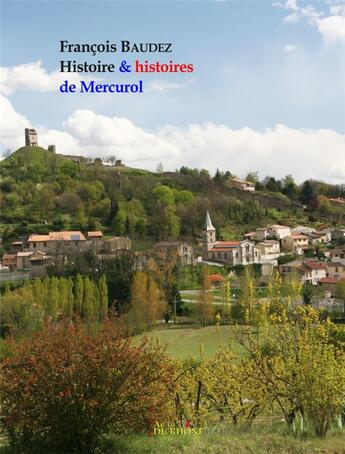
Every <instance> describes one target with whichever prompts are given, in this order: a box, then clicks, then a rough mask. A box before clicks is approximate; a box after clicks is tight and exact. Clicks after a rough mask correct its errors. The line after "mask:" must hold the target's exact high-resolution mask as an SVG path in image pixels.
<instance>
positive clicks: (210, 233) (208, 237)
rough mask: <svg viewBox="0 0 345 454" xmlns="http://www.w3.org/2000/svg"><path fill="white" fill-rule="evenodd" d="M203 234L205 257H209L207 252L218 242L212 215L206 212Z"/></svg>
mask: <svg viewBox="0 0 345 454" xmlns="http://www.w3.org/2000/svg"><path fill="white" fill-rule="evenodd" d="M202 234H203V249H204V256H205V258H206V257H207V251H209V250H210V249H212V248H213V246H214V243H215V242H216V229H215V228H214V227H213V225H212V221H211V218H210V213H209V212H208V210H207V212H206V218H205V223H204V228H203V231H202Z"/></svg>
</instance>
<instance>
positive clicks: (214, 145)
mask: <svg viewBox="0 0 345 454" xmlns="http://www.w3.org/2000/svg"><path fill="white" fill-rule="evenodd" d="M0 100H1V109H2V114H3V118H4V119H5V120H6V121H5V122H4V123H3V125H2V129H1V144H2V147H3V149H7V148H11V149H15V148H17V147H19V146H21V145H23V143H24V128H25V127H28V126H32V127H36V129H37V132H38V139H39V143H40V144H41V145H43V146H45V147H46V146H48V145H49V144H56V145H57V152H58V153H65V154H78V155H79V154H80V155H84V156H93V157H95V156H100V157H106V156H109V155H116V156H118V157H119V158H120V159H122V160H123V161H124V162H125V163H126V164H127V165H130V166H134V167H135V166H137V167H143V168H148V169H155V168H156V165H157V163H158V162H160V161H162V162H163V164H164V168H165V169H166V170H168V169H170V170H174V169H175V168H179V167H181V166H182V165H187V166H190V167H198V168H202V167H204V168H207V169H209V170H210V171H211V172H214V171H215V170H216V168H217V167H218V168H220V169H228V170H230V171H232V172H233V173H236V174H238V175H245V174H246V173H247V172H248V171H250V170H258V171H259V173H260V175H261V176H265V175H267V174H269V175H273V176H276V177H282V176H284V175H287V174H293V175H294V176H295V178H296V179H297V180H298V181H303V180H305V179H307V178H318V179H324V180H326V181H330V182H334V183H343V182H344V181H345V153H344V150H345V135H342V134H339V133H337V132H335V131H332V130H329V129H318V130H313V129H294V128H289V127H287V126H284V125H276V126H275V127H274V128H270V129H266V130H265V131H262V132H261V131H255V130H253V129H251V128H247V127H246V128H241V129H232V128H231V127H230V126H227V125H219V124H214V123H204V124H191V125H189V126H186V127H176V126H172V125H166V126H164V127H162V128H159V129H157V130H155V131H148V130H145V129H143V128H141V127H139V126H136V125H135V124H134V123H132V122H131V121H130V120H128V119H126V118H119V117H108V116H104V115H99V114H97V113H95V112H93V111H92V110H85V109H80V110H76V111H75V112H73V113H72V114H71V115H70V116H69V117H68V118H67V119H66V121H65V122H64V124H63V127H62V129H61V130H60V131H59V130H51V129H47V128H45V127H42V126H40V125H32V124H31V123H30V122H29V121H28V120H27V119H26V118H25V117H23V116H22V115H20V114H18V113H17V112H15V110H14V109H13V107H12V105H11V104H10V102H9V101H8V100H7V99H6V98H4V97H0Z"/></svg>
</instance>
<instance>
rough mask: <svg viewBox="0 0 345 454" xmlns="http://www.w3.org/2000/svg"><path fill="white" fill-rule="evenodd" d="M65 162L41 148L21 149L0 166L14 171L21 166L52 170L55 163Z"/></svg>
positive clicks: (58, 156) (63, 159) (60, 157)
mask: <svg viewBox="0 0 345 454" xmlns="http://www.w3.org/2000/svg"><path fill="white" fill-rule="evenodd" d="M63 161H66V159H65V158H63V157H62V156H60V155H56V154H55V153H53V152H51V151H47V150H46V149H45V148H42V147H21V148H19V149H18V150H16V151H14V152H13V153H11V154H10V155H9V156H8V157H7V158H6V159H4V160H3V161H1V163H0V166H1V167H6V168H9V169H15V168H16V167H22V166H36V165H44V166H47V167H50V168H52V167H53V166H54V165H55V164H56V162H63Z"/></svg>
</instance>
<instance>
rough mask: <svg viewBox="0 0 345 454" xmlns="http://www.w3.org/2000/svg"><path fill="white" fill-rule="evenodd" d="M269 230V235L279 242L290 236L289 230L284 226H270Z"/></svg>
mask: <svg viewBox="0 0 345 454" xmlns="http://www.w3.org/2000/svg"><path fill="white" fill-rule="evenodd" d="M269 229H270V232H271V235H272V236H274V237H275V238H276V239H277V240H281V239H282V238H285V237H286V236H290V235H291V229H290V227H288V226H286V225H280V224H275V225H270V227H269Z"/></svg>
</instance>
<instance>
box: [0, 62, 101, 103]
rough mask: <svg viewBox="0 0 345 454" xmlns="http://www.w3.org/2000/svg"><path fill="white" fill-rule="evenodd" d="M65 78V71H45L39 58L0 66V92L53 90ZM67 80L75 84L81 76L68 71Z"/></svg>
mask: <svg viewBox="0 0 345 454" xmlns="http://www.w3.org/2000/svg"><path fill="white" fill-rule="evenodd" d="M66 79H67V74H66V73H60V72H58V71H54V72H52V73H50V74H49V73H47V71H46V69H45V68H43V67H42V61H41V60H39V61H37V62H32V63H25V64H22V65H18V66H12V67H0V93H2V94H4V95H10V94H11V93H13V92H15V91H17V90H32V91H39V92H47V91H55V90H58V88H59V86H60V85H61V84H62V83H63V82H64V81H65V80H66ZM82 79H83V80H91V78H90V77H88V76H83V77H82ZM68 80H69V82H70V83H74V84H76V83H78V82H79V81H80V80H81V76H79V74H78V73H68ZM92 80H99V79H95V78H92Z"/></svg>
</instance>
